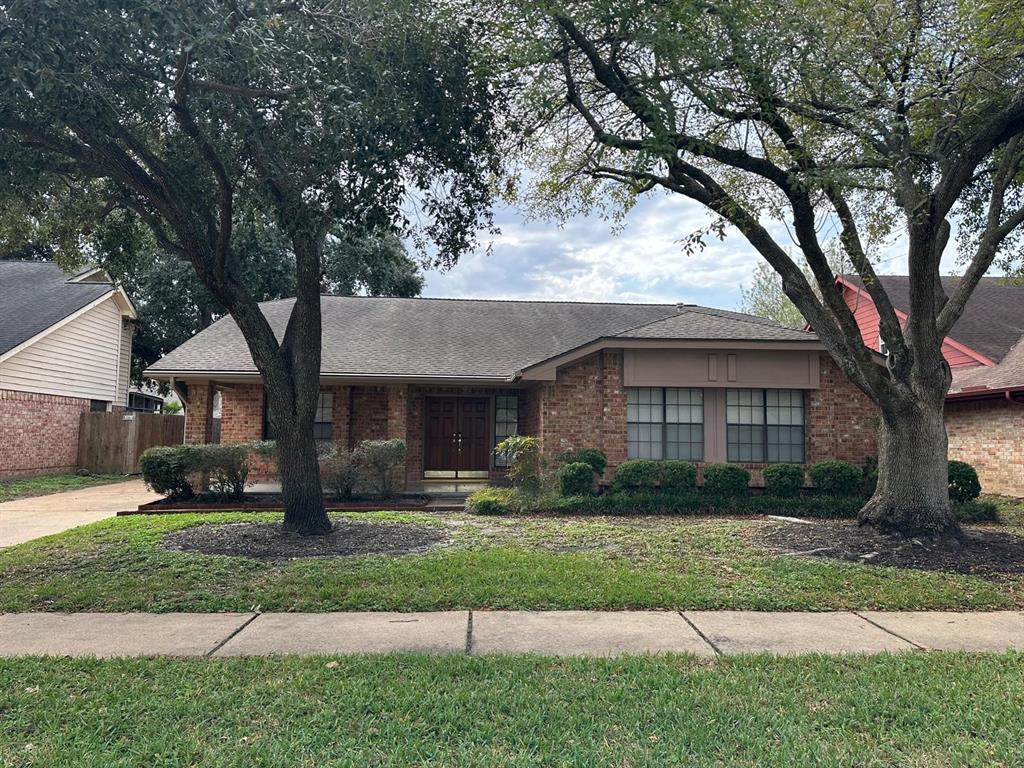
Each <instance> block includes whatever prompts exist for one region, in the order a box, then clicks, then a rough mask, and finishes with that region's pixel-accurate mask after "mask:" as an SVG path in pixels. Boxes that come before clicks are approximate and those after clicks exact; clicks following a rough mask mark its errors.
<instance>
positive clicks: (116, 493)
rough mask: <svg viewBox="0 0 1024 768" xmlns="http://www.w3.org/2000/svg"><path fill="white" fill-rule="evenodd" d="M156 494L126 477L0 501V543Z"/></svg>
mask: <svg viewBox="0 0 1024 768" xmlns="http://www.w3.org/2000/svg"><path fill="white" fill-rule="evenodd" d="M159 498H160V496H159V494H156V493H153V492H152V491H151V490H149V489H148V488H146V484H145V483H143V482H142V481H141V480H129V481H127V482H124V483H110V484H108V485H94V486H93V487H91V488H80V489H78V490H75V491H64V492H63V493H51V494H48V495H46V496H32V497H30V498H27V499H17V500H15V501H5V502H3V503H0V547H10V546H12V545H14V544H21V543H22V542H26V541H31V540H32V539H37V538H39V537H40V536H49V535H50V534H51V533H60V532H61V531H66V530H67V529H68V528H77V527H78V526H80V525H86V524H87V523H95V522H96V521H97V520H103V519H104V518H106V517H113V516H114V515H116V514H117V513H118V512H120V511H121V510H125V509H135V508H136V507H138V506H139V504H145V503H146V502H149V501H155V500H156V499H159Z"/></svg>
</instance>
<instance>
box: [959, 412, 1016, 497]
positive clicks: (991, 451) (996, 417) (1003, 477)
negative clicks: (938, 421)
mask: <svg viewBox="0 0 1024 768" xmlns="http://www.w3.org/2000/svg"><path fill="white" fill-rule="evenodd" d="M946 432H947V433H948V434H949V457H950V458H951V459H959V460H960V461H966V462H968V463H969V464H972V465H973V466H974V468H975V469H976V470H977V471H978V479H979V480H981V488H982V490H983V491H985V492H986V493H1002V494H1006V495H1008V496H1024V405H1020V404H1015V403H1010V402H1008V401H1006V400H1005V399H1004V400H974V401H960V402H958V401H953V402H949V403H946Z"/></svg>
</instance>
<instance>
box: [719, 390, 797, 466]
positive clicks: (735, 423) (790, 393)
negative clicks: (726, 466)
mask: <svg viewBox="0 0 1024 768" xmlns="http://www.w3.org/2000/svg"><path fill="white" fill-rule="evenodd" d="M725 421H726V453H727V458H728V460H729V461H733V462H740V463H752V464H761V463H768V464H803V462H804V393H803V390H800V389H729V390H726V395H725Z"/></svg>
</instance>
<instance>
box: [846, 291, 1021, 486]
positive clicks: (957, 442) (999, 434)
mask: <svg viewBox="0 0 1024 768" xmlns="http://www.w3.org/2000/svg"><path fill="white" fill-rule="evenodd" d="M878 279H879V280H880V282H881V284H882V287H883V288H885V292H886V293H887V294H888V296H889V299H890V301H891V302H892V305H893V308H894V309H895V310H896V315H897V317H898V318H899V321H900V324H901V325H905V324H906V321H907V309H908V307H909V306H910V300H909V279H908V278H907V277H906V276H903V275H879V278H878ZM958 280H959V278H956V277H944V278H942V287H943V290H944V291H945V292H946V295H949V294H951V293H952V292H953V290H954V289H955V287H956V285H957V281H958ZM839 284H840V285H841V286H842V290H843V295H844V298H845V299H846V303H847V305H848V306H849V307H850V308H851V309H852V310H853V313H854V317H856V319H857V324H858V325H859V327H860V330H861V334H862V335H863V337H864V343H865V344H867V345H868V346H869V347H871V348H872V349H877V350H880V351H881V352H883V353H884V352H885V345H884V344H882V343H881V342H880V340H879V335H878V311H877V310H876V309H875V305H874V303H873V302H872V301H871V298H870V297H869V295H868V293H867V291H866V290H865V289H864V288H863V286H862V284H861V282H860V281H859V280H857V279H854V278H840V279H839ZM942 354H943V355H944V356H945V358H946V362H948V363H949V366H950V368H951V369H952V372H953V384H952V386H951V387H950V390H949V394H948V395H947V396H946V431H947V432H948V434H949V455H950V456H951V457H952V458H955V459H961V460H962V461H967V462H970V463H971V464H973V465H974V466H975V468H976V469H977V470H978V476H979V478H980V479H981V484H982V487H983V488H984V489H985V490H986V491H988V492H991V493H1006V494H1011V495H1015V496H1024V285H1019V284H1016V285H1015V284H1012V283H1009V282H1007V281H1006V280H1005V279H1004V278H1001V277H984V278H982V279H981V283H980V284H979V285H978V287H977V289H975V291H974V294H973V295H972V296H971V298H970V300H969V301H968V302H967V306H966V307H965V308H964V313H963V315H962V316H961V317H960V320H959V321H957V323H956V325H955V326H953V330H952V331H951V332H950V334H949V336H947V337H946V339H945V340H944V342H943V345H942Z"/></svg>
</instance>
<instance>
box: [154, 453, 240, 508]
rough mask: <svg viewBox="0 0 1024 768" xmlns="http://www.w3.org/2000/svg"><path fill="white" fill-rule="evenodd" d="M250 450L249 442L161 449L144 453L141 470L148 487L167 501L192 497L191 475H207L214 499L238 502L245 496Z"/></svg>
mask: <svg viewBox="0 0 1024 768" xmlns="http://www.w3.org/2000/svg"><path fill="white" fill-rule="evenodd" d="M251 450H252V446H251V445H250V444H249V443H207V444H203V445H165V446H158V447H156V448H150V449H148V450H147V451H145V452H144V453H143V454H142V457H141V458H140V459H139V468H140V469H141V471H142V479H143V480H145V481H146V485H148V486H149V487H150V488H151V489H152V490H153V491H155V492H156V493H162V494H163V495H165V496H167V497H168V498H171V499H189V498H192V497H193V496H195V494H196V489H195V488H194V487H193V486H192V481H191V476H192V475H196V474H205V475H206V476H207V478H208V482H209V487H210V493H211V494H212V495H213V496H214V497H215V498H217V499H222V500H225V501H237V500H238V499H240V498H242V496H243V495H244V494H245V486H246V483H247V482H248V478H249V453H250V451H251Z"/></svg>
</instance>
